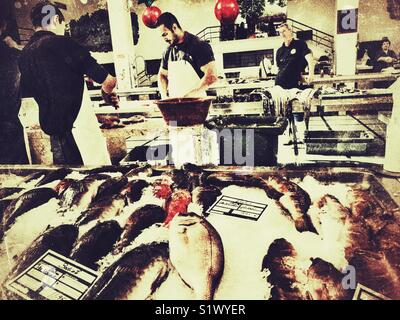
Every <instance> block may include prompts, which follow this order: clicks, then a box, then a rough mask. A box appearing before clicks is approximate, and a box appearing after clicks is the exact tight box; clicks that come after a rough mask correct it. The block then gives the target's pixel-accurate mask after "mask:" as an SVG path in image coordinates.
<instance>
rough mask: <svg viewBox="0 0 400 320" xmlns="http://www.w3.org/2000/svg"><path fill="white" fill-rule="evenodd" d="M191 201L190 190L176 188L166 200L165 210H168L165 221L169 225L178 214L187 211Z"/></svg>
mask: <svg viewBox="0 0 400 320" xmlns="http://www.w3.org/2000/svg"><path fill="white" fill-rule="evenodd" d="M191 202H192V196H191V194H190V192H189V191H187V190H182V189H177V190H175V191H174V193H173V194H172V195H171V196H170V197H169V198H168V199H167V201H166V204H165V211H167V218H166V219H165V221H164V223H165V224H166V225H168V223H169V222H170V221H171V220H172V219H173V218H174V217H175V216H176V215H177V214H180V213H186V212H187V209H188V207H189V204H190V203H191Z"/></svg>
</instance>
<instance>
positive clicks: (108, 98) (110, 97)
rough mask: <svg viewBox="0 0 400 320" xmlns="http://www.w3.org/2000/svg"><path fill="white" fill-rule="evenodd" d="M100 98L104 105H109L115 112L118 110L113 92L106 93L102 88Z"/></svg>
mask: <svg viewBox="0 0 400 320" xmlns="http://www.w3.org/2000/svg"><path fill="white" fill-rule="evenodd" d="M101 96H102V97H103V100H104V102H105V103H108V104H111V105H112V106H113V107H114V108H115V110H117V109H119V99H118V96H117V94H116V93H115V92H110V93H107V92H105V91H104V90H103V88H102V89H101Z"/></svg>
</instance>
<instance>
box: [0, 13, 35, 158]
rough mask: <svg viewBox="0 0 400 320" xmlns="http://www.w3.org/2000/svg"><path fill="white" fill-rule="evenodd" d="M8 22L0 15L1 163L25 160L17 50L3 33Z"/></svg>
mask: <svg viewBox="0 0 400 320" xmlns="http://www.w3.org/2000/svg"><path fill="white" fill-rule="evenodd" d="M6 26H7V22H6V20H5V19H4V18H1V17H0V39H1V40H0V74H1V77H0V122H1V126H0V164H28V163H29V161H28V156H27V151H26V148H25V139H24V132H23V128H22V125H21V123H20V121H19V119H18V113H19V109H20V107H21V92H20V72H19V69H18V57H19V50H17V49H16V48H14V43H13V42H10V41H9V39H8V36H6V34H5V30H6Z"/></svg>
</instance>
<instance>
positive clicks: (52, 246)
mask: <svg viewBox="0 0 400 320" xmlns="http://www.w3.org/2000/svg"><path fill="white" fill-rule="evenodd" d="M77 237H78V228H77V227H76V226H74V225H66V224H65V225H61V226H58V227H55V228H51V229H48V230H47V231H45V232H44V233H43V234H41V235H40V236H39V237H37V238H36V239H35V240H34V241H33V242H32V244H31V245H30V246H29V248H27V249H26V250H25V251H24V252H23V253H22V254H21V255H19V256H18V259H17V261H16V263H15V266H14V267H13V269H12V270H11V272H10V273H9V275H8V277H7V279H8V280H11V279H12V278H13V277H16V276H17V275H18V274H20V273H21V272H23V271H24V270H25V269H26V268H28V267H29V266H30V265H31V264H32V263H34V262H35V261H36V260H37V259H39V258H40V257H41V256H42V255H43V254H45V253H46V251H48V250H53V251H55V252H57V253H59V254H61V255H63V256H68V255H69V254H70V252H71V249H72V246H73V244H74V242H75V241H76V238H77Z"/></svg>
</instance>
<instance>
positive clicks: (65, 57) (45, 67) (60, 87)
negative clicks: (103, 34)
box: [19, 2, 118, 165]
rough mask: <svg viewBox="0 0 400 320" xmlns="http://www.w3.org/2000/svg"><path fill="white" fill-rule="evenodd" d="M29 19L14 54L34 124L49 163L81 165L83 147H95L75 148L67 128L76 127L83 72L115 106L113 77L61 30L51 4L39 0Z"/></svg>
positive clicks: (58, 15) (62, 26) (57, 13)
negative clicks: (43, 137) (34, 110)
mask: <svg viewBox="0 0 400 320" xmlns="http://www.w3.org/2000/svg"><path fill="white" fill-rule="evenodd" d="M31 19H32V23H33V26H34V28H35V33H34V35H33V36H32V37H31V39H30V40H29V42H28V44H27V45H26V46H25V48H24V49H23V50H22V53H21V57H20V59H19V66H20V70H21V75H22V79H21V81H22V84H23V88H24V90H26V92H27V93H28V94H29V95H30V96H33V97H34V98H35V100H36V102H37V103H38V105H39V121H40V126H41V128H42V130H43V131H44V132H45V133H46V134H48V135H49V136H50V142H51V147H52V153H53V158H54V164H66V165H82V164H83V162H84V161H83V153H85V154H88V153H90V152H91V151H92V152H96V150H95V149H96V148H97V146H93V150H87V149H85V150H83V149H79V147H78V145H77V141H76V135H75V136H74V135H73V131H72V130H73V128H74V130H75V132H82V131H79V129H80V128H78V125H76V124H75V125H74V123H75V120H76V119H77V117H78V114H79V113H80V111H81V105H82V99H83V94H84V76H85V75H88V76H89V77H90V78H92V79H93V80H94V81H96V82H97V83H101V84H102V93H103V98H104V99H105V100H106V102H109V103H111V104H113V105H114V106H115V107H117V106H118V98H117V97H116V95H115V94H113V90H114V88H115V86H116V79H115V78H114V77H112V76H111V75H109V74H108V72H107V71H106V70H105V69H104V68H103V67H102V66H100V65H99V64H98V63H97V62H96V60H95V59H94V58H93V57H92V56H91V55H90V52H89V51H88V50H87V49H86V48H84V47H82V46H81V45H79V44H78V43H77V42H75V41H74V40H72V39H71V38H69V37H66V36H64V33H65V21H64V20H65V19H64V16H63V14H62V12H61V10H60V9H59V8H57V7H56V6H55V5H53V4H51V3H49V2H39V3H38V4H37V5H36V6H35V7H34V8H33V9H32V12H31ZM92 132H94V131H92ZM93 134H97V133H95V132H94V133H93ZM89 138H90V137H86V138H85V137H83V139H89ZM93 141H95V140H94V139H93ZM104 164H107V163H104Z"/></svg>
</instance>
